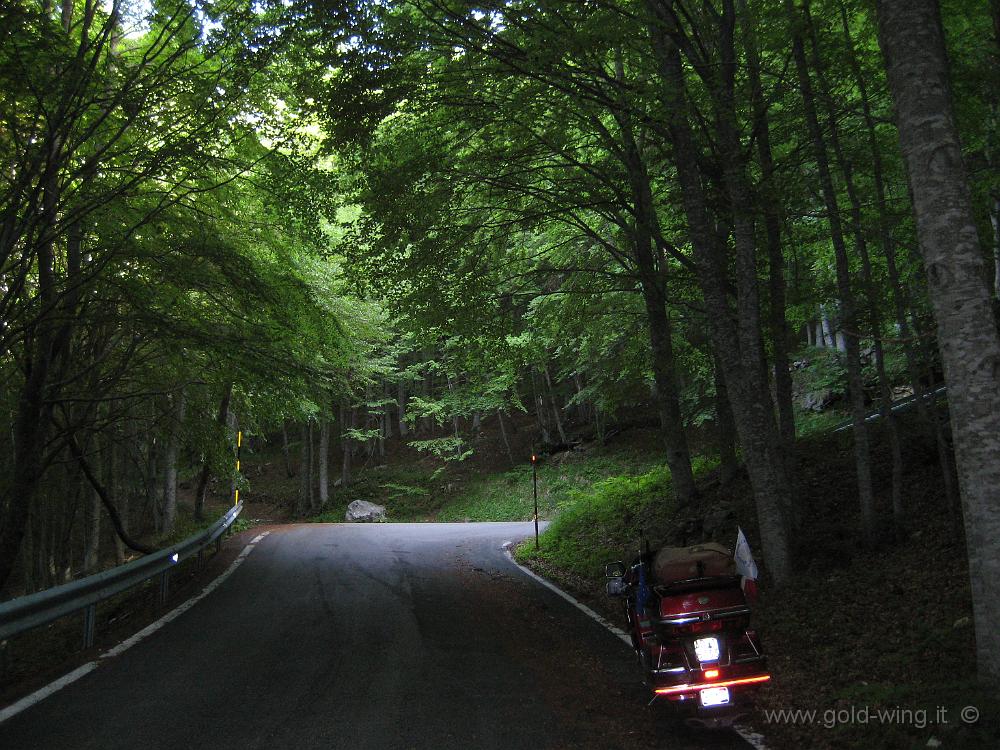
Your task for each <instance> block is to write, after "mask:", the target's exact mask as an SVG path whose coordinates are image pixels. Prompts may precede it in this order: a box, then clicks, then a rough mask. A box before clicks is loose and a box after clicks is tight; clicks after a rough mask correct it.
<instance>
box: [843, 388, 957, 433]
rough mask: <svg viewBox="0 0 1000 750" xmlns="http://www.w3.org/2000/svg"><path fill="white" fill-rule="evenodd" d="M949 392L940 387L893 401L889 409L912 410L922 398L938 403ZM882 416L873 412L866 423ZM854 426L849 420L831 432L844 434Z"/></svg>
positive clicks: (866, 418)
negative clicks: (919, 394)
mask: <svg viewBox="0 0 1000 750" xmlns="http://www.w3.org/2000/svg"><path fill="white" fill-rule="evenodd" d="M947 390H948V387H947V386H944V385H940V386H938V387H937V388H935V389H934V390H933V391H927V392H926V393H923V394H922V395H921V396H917V395H913V396H907V397H906V398H901V399H899V400H898V401H893V402H892V403H891V404H890V405H889V408H890V410H892V411H906V410H908V409H911V408H913V407H914V406H916V405H917V401H918V400H919V399H920V398H923V399H924V400H925V401H936V400H938V399H939V398H941V396H942V395H943V394H944V393H945V392H946V391H947ZM881 416H882V415H881V413H879V412H877V411H874V412H872V413H871V414H869V415H868V416H866V417H865V421H866V422H874V421H875V420H876V419H878V418H879V417H881ZM853 426H854V422H853V420H850V419H849V420H847V421H846V422H841V423H840V424H838V425H837V426H836V427H834V428H833V429H832V430H830V432H843V431H844V430H849V429H850V428H851V427H853Z"/></svg>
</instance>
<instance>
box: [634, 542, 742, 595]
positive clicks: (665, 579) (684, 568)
mask: <svg viewBox="0 0 1000 750" xmlns="http://www.w3.org/2000/svg"><path fill="white" fill-rule="evenodd" d="M733 575H736V560H735V559H733V553H732V552H730V551H729V550H728V549H726V548H725V547H723V546H722V545H721V544H715V543H714V542H708V543H705V544H697V545H695V546H693V547H663V548H662V549H660V550H659V551H658V552H657V553H656V557H654V558H653V578H654V580H655V581H656V583H659V584H664V585H669V584H670V583H673V582H676V581H687V580H691V579H693V578H714V577H717V576H733Z"/></svg>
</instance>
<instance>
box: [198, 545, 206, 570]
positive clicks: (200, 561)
mask: <svg viewBox="0 0 1000 750" xmlns="http://www.w3.org/2000/svg"><path fill="white" fill-rule="evenodd" d="M204 552H205V548H204V547H199V548H198V572H199V573H200V572H201V568H202V566H203V565H204V564H205V554H204Z"/></svg>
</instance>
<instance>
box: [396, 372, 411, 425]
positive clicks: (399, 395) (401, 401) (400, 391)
mask: <svg viewBox="0 0 1000 750" xmlns="http://www.w3.org/2000/svg"><path fill="white" fill-rule="evenodd" d="M396 403H397V404H398V406H399V436H400V437H406V436H407V435H408V434H409V433H410V426H409V425H408V424H407V423H406V383H404V382H403V379H402V378H400V380H399V383H398V385H397V390H396Z"/></svg>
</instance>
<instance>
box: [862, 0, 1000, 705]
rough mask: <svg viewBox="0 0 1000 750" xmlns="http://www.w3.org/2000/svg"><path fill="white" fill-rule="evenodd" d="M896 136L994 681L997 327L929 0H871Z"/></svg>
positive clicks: (998, 605) (998, 641)
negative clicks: (945, 387) (909, 192)
mask: <svg viewBox="0 0 1000 750" xmlns="http://www.w3.org/2000/svg"><path fill="white" fill-rule="evenodd" d="M877 11H878V27H879V29H878V31H879V43H880V45H881V47H882V51H883V53H884V54H885V59H886V70H887V73H888V80H889V89H890V92H891V94H892V99H893V104H894V106H895V110H896V120H897V126H898V128H899V142H900V146H901V148H902V152H903V158H904V160H905V162H906V169H907V172H908V174H909V179H910V187H911V189H912V193H913V209H914V213H915V215H916V220H917V238H918V240H919V243H920V251H921V254H922V255H923V260H924V267H925V269H926V271H927V279H928V290H929V294H930V299H931V303H932V305H933V308H934V319H935V321H936V323H937V333H938V347H939V348H940V351H941V362H942V365H943V366H944V373H945V378H946V380H947V383H948V402H949V406H950V413H951V425H952V434H953V436H954V441H955V457H956V461H957V464H958V478H959V489H960V492H961V496H962V506H963V510H964V520H965V536H966V544H967V546H968V554H969V579H970V582H971V586H972V608H973V615H974V618H975V627H976V646H977V651H978V660H977V663H978V666H979V670H980V672H979V675H980V678H981V679H983V680H984V681H986V682H989V683H992V684H993V685H1000V627H998V625H997V623H1000V408H998V403H1000V332H998V330H997V325H996V322H995V319H994V317H993V310H992V301H991V296H990V290H989V287H988V285H987V282H986V279H987V269H986V267H985V258H984V256H983V253H982V248H981V246H980V241H979V235H978V233H977V230H976V224H975V219H974V216H973V212H972V198H971V194H970V191H969V183H968V178H967V176H966V172H965V166H964V164H963V161H962V150H961V144H960V141H959V138H958V129H957V126H956V124H955V116H954V112H953V109H952V101H951V91H950V88H949V83H948V61H947V56H946V53H945V46H944V35H943V32H942V29H941V18H940V11H939V8H938V4H937V2H936V0H878V3H877Z"/></svg>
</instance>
